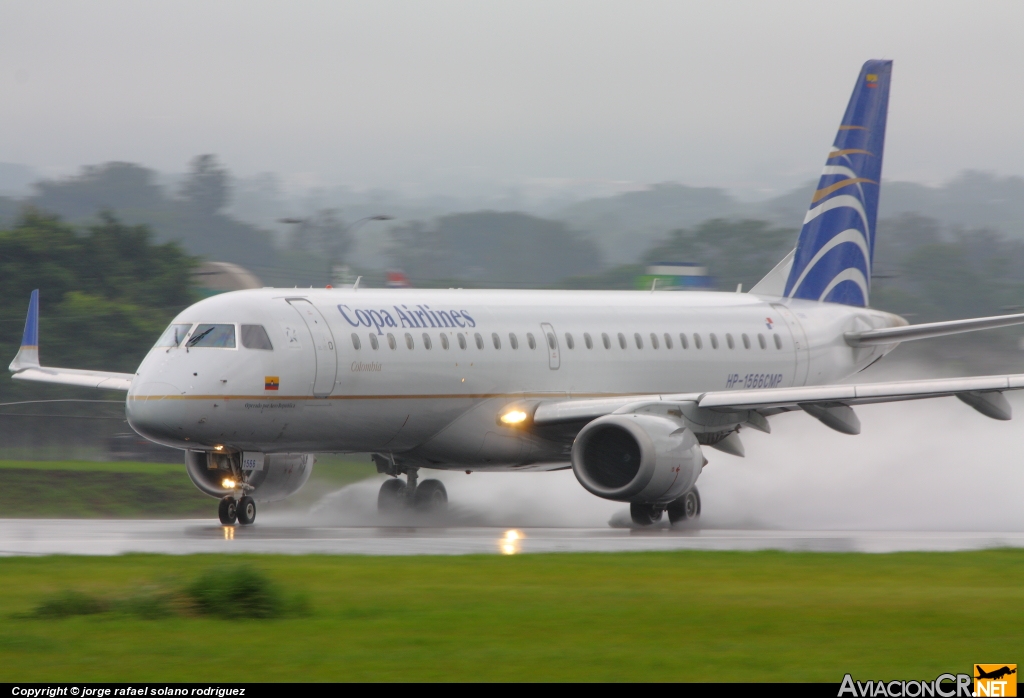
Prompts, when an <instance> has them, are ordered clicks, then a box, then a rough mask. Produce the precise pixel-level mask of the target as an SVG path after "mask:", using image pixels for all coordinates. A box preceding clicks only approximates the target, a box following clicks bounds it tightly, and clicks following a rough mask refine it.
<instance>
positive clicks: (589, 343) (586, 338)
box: [583, 332, 594, 349]
mask: <svg viewBox="0 0 1024 698" xmlns="http://www.w3.org/2000/svg"><path fill="white" fill-rule="evenodd" d="M583 343H584V344H586V345H587V349H593V348H594V340H592V339H591V338H590V333H589V332H584V333H583Z"/></svg>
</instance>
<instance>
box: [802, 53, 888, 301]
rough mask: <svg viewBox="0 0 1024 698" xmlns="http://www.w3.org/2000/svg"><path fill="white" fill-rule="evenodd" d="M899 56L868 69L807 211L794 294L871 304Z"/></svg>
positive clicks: (859, 80) (863, 70) (871, 64)
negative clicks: (888, 127) (891, 93)
mask: <svg viewBox="0 0 1024 698" xmlns="http://www.w3.org/2000/svg"><path fill="white" fill-rule="evenodd" d="M891 74H892V61H868V62H867V63H865V64H864V67H863V68H861V71H860V76H859V77H858V78H857V84H856V86H854V88H853V95H852V96H851V97H850V103H849V105H847V107H846V114H845V115H844V116H843V122H842V124H841V125H840V126H839V132H838V133H837V134H836V140H835V144H834V145H833V146H832V151H831V152H830V153H829V154H828V159H827V160H826V163H825V169H824V170H823V171H822V173H821V179H820V180H819V181H818V189H817V191H815V192H814V198H813V199H811V207H810V209H809V210H808V211H807V215H806V216H805V217H804V225H803V228H801V229H800V239H799V241H798V242H797V246H796V254H795V255H794V257H793V268H792V270H791V271H790V272H789V279H788V280H787V281H786V292H785V295H786V297H787V298H804V299H807V300H815V301H828V302H831V303H842V304H844V305H855V306H861V307H863V306H866V305H867V304H868V292H869V291H870V289H871V259H872V254H873V253H874V250H875V219H876V218H877V215H878V193H879V184H880V183H881V180H882V151H883V149H884V147H885V117H886V112H887V111H888V107H889V78H890V76H891Z"/></svg>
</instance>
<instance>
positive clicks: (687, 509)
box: [629, 487, 700, 526]
mask: <svg viewBox="0 0 1024 698" xmlns="http://www.w3.org/2000/svg"><path fill="white" fill-rule="evenodd" d="M666 511H667V512H668V520H669V523H671V524H672V525H673V526H675V525H677V524H684V523H686V522H689V521H696V520H697V519H699V518H700V492H698V491H697V488H696V487H694V488H693V489H691V490H690V491H689V492H687V493H686V494H684V495H683V496H682V497H680V498H679V499H676V500H674V501H672V502H669V504H668V506H665V505H658V504H648V503H647V502H632V503H630V505H629V516H630V518H631V519H633V523H635V524H636V525H637V526H653V525H654V524H656V523H658V522H659V521H661V517H662V516H663V515H664V513H665V512H666Z"/></svg>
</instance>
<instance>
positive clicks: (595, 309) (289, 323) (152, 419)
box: [10, 60, 1024, 526]
mask: <svg viewBox="0 0 1024 698" xmlns="http://www.w3.org/2000/svg"><path fill="white" fill-rule="evenodd" d="M891 73H892V62H891V61H879V60H871V61H868V62H866V63H865V64H864V65H863V67H862V69H861V71H860V73H859V75H858V77H857V82H856V84H855V86H854V90H853V94H852V96H851V98H850V101H849V104H848V106H847V109H846V111H845V113H844V116H843V119H842V122H841V124H840V126H839V129H838V132H837V134H836V138H835V141H834V144H833V146H832V148H831V150H830V152H829V154H828V157H827V160H826V165H825V167H824V170H823V171H822V174H821V179H820V181H819V184H818V188H817V190H816V191H815V193H814V195H813V197H812V201H811V205H810V208H809V209H808V211H807V214H806V216H805V218H804V221H803V226H802V228H801V230H800V233H799V237H798V240H797V244H796V247H795V248H794V249H793V251H792V252H790V254H789V255H787V256H786V258H785V259H783V260H782V261H781V262H780V263H779V264H778V265H777V266H776V267H775V268H774V269H773V270H772V271H770V272H769V273H768V275H767V276H765V278H764V279H762V280H761V281H760V282H759V283H757V284H756V285H755V286H754V287H753V288H751V289H750V290H749V292H747V293H742V292H736V293H726V292H710V291H692V292H676V293H673V292H664V291H659V292H655V291H654V290H653V289H652V291H650V292H647V291H552V290H463V289H447V290H444V289H441V290H428V289H409V288H400V289H370V288H360V287H359V281H357V282H356V283H355V284H353V285H352V286H351V287H346V288H331V287H327V288H323V289H298V288H295V289H282V288H265V289H255V290H246V291H236V292H231V293H225V294H221V295H217V296H213V297H210V298H207V299H205V300H202V301H200V302H198V303H196V304H194V305H192V306H190V307H189V308H187V309H185V310H183V311H182V312H181V313H179V314H178V316H177V317H175V318H174V320H173V321H172V322H171V324H170V326H169V327H168V328H167V330H166V331H165V332H164V333H163V335H161V336H160V338H159V339H158V340H157V342H156V344H155V345H154V347H153V348H152V350H151V351H150V352H149V353H148V355H147V356H146V357H145V359H144V360H143V361H142V363H141V365H140V366H139V368H138V370H137V371H136V372H135V373H134V374H123V373H110V372H103V371H89V370H75V369H64V368H50V367H44V366H42V365H40V363H39V336H38V328H39V324H38V318H39V293H38V290H37V291H33V292H32V295H31V299H30V302H29V311H28V317H27V320H26V324H25V332H24V336H23V340H22V346H21V349H20V351H19V352H18V355H17V356H16V358H15V359H14V361H13V363H12V364H11V366H10V370H11V371H12V372H13V377H14V378H15V379H18V380H31V381H43V382H49V383H62V384H68V385H79V386H88V387H93V388H103V389H108V390H115V391H123V392H126V393H127V397H126V401H125V412H126V415H127V418H128V422H129V424H130V425H131V427H132V428H133V429H134V430H135V431H136V432H138V433H139V434H140V435H142V436H144V437H145V438H147V439H150V440H152V441H154V442H156V443H160V444H164V445H166V446H171V447H174V448H178V449H182V450H183V451H184V458H185V465H186V470H187V472H188V475H189V477H190V478H191V479H192V481H193V482H194V483H195V485H196V486H197V487H198V488H199V489H200V490H201V491H203V492H205V493H206V494H208V495H211V496H213V497H216V498H218V499H220V504H219V509H218V515H219V518H220V521H221V522H222V523H223V524H225V525H233V524H235V523H238V524H243V525H247V524H251V523H253V521H254V520H255V518H256V503H257V502H269V501H275V500H278V499H282V498H284V497H287V496H289V495H291V494H293V493H295V492H296V491H298V490H299V488H301V487H302V485H303V484H304V483H305V482H306V480H307V479H308V478H309V475H310V473H311V471H312V467H313V463H314V457H313V455H312V454H315V453H344V452H349V453H353V452H358V453H371V454H372V458H373V460H374V462H375V463H376V465H377V469H378V471H379V472H380V473H383V474H386V475H389V476H391V477H390V478H389V479H387V480H386V481H385V482H384V484H383V485H382V486H381V488H380V491H379V493H378V498H377V505H378V508H379V510H380V511H382V512H398V511H402V510H405V509H407V508H408V509H414V510H421V511H438V510H441V509H443V508H444V507H446V506H447V501H448V498H447V493H446V491H445V488H444V485H443V484H442V483H441V482H440V481H439V480H436V479H427V480H423V481H420V480H419V471H420V469H428V470H429V469H433V470H465V471H467V472H473V471H520V470H521V471H538V470H542V471H544V470H561V469H566V468H572V470H573V472H574V474H575V476H576V478H577V480H578V481H579V483H580V484H581V485H582V486H583V487H584V488H586V489H587V490H588V491H590V492H591V493H593V494H594V495H596V496H598V497H603V498H606V499H609V500H614V501H620V502H628V503H629V505H630V514H631V517H632V520H633V522H634V523H635V524H636V525H637V526H651V525H654V524H656V523H657V522H659V521H661V520H662V519H663V517H664V516H665V514H666V513H667V515H668V519H669V522H670V523H671V524H673V525H685V524H686V523H687V522H693V521H695V520H696V519H697V518H698V517H699V515H700V513H701V504H700V494H699V492H698V490H697V488H696V482H697V479H698V477H699V476H700V474H701V470H702V468H703V467H704V466H705V465H706V464H707V462H708V461H707V459H706V458H705V455H704V450H705V449H708V448H712V449H717V450H719V451H723V452H726V453H730V454H733V455H737V456H742V455H744V448H743V444H742V442H741V439H740V435H741V432H742V431H743V430H745V429H748V428H749V429H755V430H759V431H762V432H770V422H769V420H770V418H771V417H773V416H774V415H778V414H780V413H783V412H789V411H803V412H805V413H807V414H808V415H810V416H812V417H814V418H816V419H818V420H819V421H820V422H822V423H823V424H824V425H826V426H828V427H830V428H832V429H835V430H837V431H839V432H842V433H844V434H857V433H859V431H860V422H859V421H858V419H857V415H856V413H855V412H854V407H856V406H857V405H863V404H871V403H879V402H891V401H899V400H916V399H923V398H933V397H942V396H953V395H955V396H956V397H958V398H959V399H960V400H961V401H963V402H964V403H966V404H967V405H969V406H970V407H972V408H974V409H975V410H977V411H978V412H980V413H981V414H983V415H985V416H988V417H991V418H993V419H999V420H1007V419H1010V417H1011V408H1010V405H1009V403H1008V401H1007V400H1006V397H1005V396H1004V395H1003V393H1004V391H1007V390H1018V389H1021V388H1024V375H996V376H983V377H971V378H955V379H937V380H913V381H898V382H886V383H862V384H857V385H854V384H849V383H844V382H842V381H843V380H844V379H847V378H849V377H850V376H853V375H854V374H856V373H858V372H860V371H862V370H864V369H865V368H867V367H868V366H870V365H872V364H873V363H875V362H876V361H878V360H879V359H881V358H882V357H883V356H885V355H886V354H888V353H889V352H890V351H892V350H893V349H894V348H896V346H897V345H898V344H899V343H900V342H904V341H910V340H918V339H925V338H931V337H940V336H945V335H951V334H956V333H960V332H971V331H976V330H983V329H990V328H996V327H1006V326H1009V325H1016V324H1021V323H1024V313H1022V314H1015V315H1005V316H996V317H986V318H972V319H966V320H957V321H950V322H934V323H927V324H918V325H910V324H908V323H907V321H906V320H904V319H903V318H901V317H899V316H897V315H894V314H892V313H888V312H884V311H881V310H876V309H872V308H870V307H869V305H868V301H869V291H870V285H871V269H872V258H873V252H874V246H875V222H876V218H877V211H878V200H879V191H880V181H881V172H882V154H883V147H884V142H885V126H886V117H887V111H888V98H889V83H890V78H891ZM402 476H404V479H402Z"/></svg>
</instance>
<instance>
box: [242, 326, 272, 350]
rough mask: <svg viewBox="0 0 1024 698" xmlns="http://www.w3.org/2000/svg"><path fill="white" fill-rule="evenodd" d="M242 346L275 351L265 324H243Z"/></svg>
mask: <svg viewBox="0 0 1024 698" xmlns="http://www.w3.org/2000/svg"><path fill="white" fill-rule="evenodd" d="M242 346H243V347H245V348H246V349H266V350H267V351H274V345H273V344H271V343H270V337H268V336H267V331H266V330H265V329H263V325H242Z"/></svg>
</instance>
